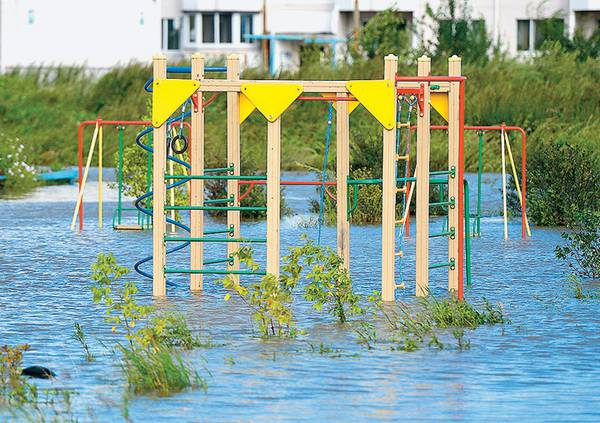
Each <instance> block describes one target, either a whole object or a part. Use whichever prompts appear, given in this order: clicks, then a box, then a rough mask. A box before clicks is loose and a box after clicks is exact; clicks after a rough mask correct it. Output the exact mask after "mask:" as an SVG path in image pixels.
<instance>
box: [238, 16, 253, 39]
mask: <svg viewBox="0 0 600 423" xmlns="http://www.w3.org/2000/svg"><path fill="white" fill-rule="evenodd" d="M253 21H254V16H253V15H252V14H250V13H242V14H241V15H240V42H242V43H251V42H252V39H246V38H245V36H246V35H253V34H254V25H253Z"/></svg>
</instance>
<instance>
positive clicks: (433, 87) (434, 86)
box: [429, 85, 440, 90]
mask: <svg viewBox="0 0 600 423" xmlns="http://www.w3.org/2000/svg"><path fill="white" fill-rule="evenodd" d="M429 89H430V90H439V89H440V86H439V85H430V86H429Z"/></svg>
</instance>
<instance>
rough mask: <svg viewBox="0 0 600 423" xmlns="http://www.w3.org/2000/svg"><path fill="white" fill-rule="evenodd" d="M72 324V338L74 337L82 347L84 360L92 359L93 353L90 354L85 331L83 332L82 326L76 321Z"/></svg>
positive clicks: (90, 360) (89, 360)
mask: <svg viewBox="0 0 600 423" xmlns="http://www.w3.org/2000/svg"><path fill="white" fill-rule="evenodd" d="M73 326H74V328H75V332H74V333H73V339H75V340H76V341H78V342H79V343H80V344H81V347H82V348H83V351H84V352H85V360H86V361H87V362H92V361H94V354H92V352H91V351H90V346H89V344H88V342H87V337H86V336H85V333H84V332H83V328H82V327H81V325H80V324H79V323H77V322H75V323H74V324H73Z"/></svg>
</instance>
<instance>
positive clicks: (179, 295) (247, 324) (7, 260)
mask: <svg viewBox="0 0 600 423" xmlns="http://www.w3.org/2000/svg"><path fill="white" fill-rule="evenodd" d="M93 176H94V175H91V177H92V180H91V181H90V185H89V186H88V191H86V197H89V198H86V209H85V213H86V227H85V230H84V231H83V232H82V233H75V232H73V231H71V230H70V229H69V220H70V217H71V214H72V210H73V207H74V205H75V201H74V199H75V197H76V195H77V188H76V187H75V186H50V187H42V188H38V189H37V190H36V191H35V192H33V193H32V194H30V195H28V196H27V197H25V198H22V199H16V200H0V227H1V228H2V235H3V236H2V253H1V254H0V272H1V273H0V274H1V275H2V277H0V289H1V292H2V293H1V294H0V345H3V344H19V343H29V344H30V345H31V350H30V351H29V352H28V353H27V354H26V356H25V361H24V363H23V364H24V365H25V366H28V365H34V364H38V365H44V366H47V367H49V368H51V369H52V370H54V371H55V372H56V373H57V375H58V378H57V379H56V380H53V381H40V382H36V383H37V384H38V386H40V387H44V388H48V387H52V388H59V389H69V390H72V391H74V392H75V394H74V396H73V398H72V402H73V410H74V414H75V416H76V417H77V418H79V419H80V420H83V421H88V420H94V419H98V420H102V421H108V420H110V421H116V420H120V419H122V417H121V416H122V415H123V407H124V405H123V394H124V392H125V390H126V387H125V382H124V379H123V375H122V372H121V369H120V367H119V364H118V363H119V358H118V357H117V356H115V355H114V353H113V346H114V344H115V342H117V339H116V337H115V335H113V334H112V333H111V331H110V327H109V326H108V325H106V324H105V323H104V322H103V320H102V317H103V316H102V309H101V308H100V307H98V306H96V305H94V304H93V303H92V300H91V294H90V291H89V288H88V286H89V283H90V280H89V276H90V273H91V271H90V265H91V264H92V263H93V262H94V261H95V259H96V256H97V254H98V253H99V252H108V251H112V252H113V253H114V255H115V257H116V258H117V261H118V262H119V264H121V265H125V266H127V267H129V268H131V267H132V266H133V263H135V262H136V261H137V260H139V259H140V258H142V257H144V256H146V255H148V254H149V253H151V250H152V234H151V232H150V231H143V232H124V231H121V232H118V231H113V230H112V229H111V218H112V209H113V208H114V207H115V206H116V195H115V191H114V190H110V189H108V188H105V213H104V229H103V230H98V229H97V227H96V221H95V216H96V215H95V213H96V207H97V205H96V204H95V203H94V198H95V191H97V183H96V184H95V185H94V181H93ZM300 176H302V175H296V174H287V175H286V177H287V178H288V179H293V178H299V177H300ZM304 177H306V176H305V175H304ZM466 177H467V179H469V180H473V175H466ZM483 181H484V189H483V210H484V214H483V218H482V221H481V228H482V236H481V237H480V238H471V248H472V252H471V261H472V279H473V285H472V286H471V287H468V288H465V298H467V299H468V300H469V301H470V302H473V303H475V304H477V303H479V302H480V301H481V299H482V298H487V299H488V300H489V301H491V302H493V303H495V302H499V303H501V304H502V305H503V308H504V311H505V313H506V315H507V317H508V318H509V319H510V320H511V323H510V324H505V325H495V326H481V327H479V328H478V329H476V330H474V331H470V330H467V331H466V338H467V339H468V340H469V341H470V348H468V349H463V350H459V349H457V348H454V347H452V346H449V347H448V348H445V349H442V350H439V349H435V348H427V347H424V348H422V349H419V350H417V351H414V352H403V351H391V350H390V349H389V348H388V347H387V346H386V345H377V346H376V347H375V348H374V349H373V350H368V349H366V348H365V347H364V346H362V345H360V344H359V343H358V342H357V336H356V333H354V332H353V331H352V330H351V329H349V328H348V327H344V326H340V325H338V324H336V323H334V322H333V320H332V319H331V318H330V317H329V316H327V315H326V314H319V313H315V312H313V311H312V310H310V305H309V304H308V303H306V302H305V301H304V300H302V299H299V301H298V302H297V303H296V306H295V310H294V311H295V316H296V317H297V319H298V326H299V327H300V328H302V329H303V330H305V331H306V333H305V334H302V335H300V336H298V337H297V339H291V340H288V339H271V340H264V339H261V338H260V337H258V336H257V333H256V332H253V330H252V322H251V320H250V315H249V312H248V310H247V309H246V308H245V307H246V306H245V305H244V304H243V303H241V302H240V301H237V300H236V299H234V298H233V299H232V300H230V301H228V302H225V301H223V296H224V294H225V290H224V289H223V288H222V287H221V286H217V284H216V283H213V281H215V280H216V278H217V276H215V277H207V278H206V279H205V284H204V287H205V288H204V291H203V292H202V293H200V294H192V293H190V292H189V285H188V277H187V276H185V275H182V276H172V277H170V278H169V280H170V281H172V282H175V283H176V284H177V285H178V286H176V287H169V288H167V289H168V296H167V297H166V298H165V299H161V300H157V301H155V304H156V305H157V306H158V307H159V308H161V309H177V310H180V311H181V312H183V313H184V315H185V316H186V318H187V319H188V322H189V324H190V327H191V328H193V329H194V330H197V331H199V333H200V334H201V335H202V337H203V338H204V339H207V340H210V343H211V346H210V347H208V348H197V349H194V350H192V351H191V352H189V353H185V357H186V358H187V359H188V360H189V361H190V363H192V365H193V366H194V367H195V368H196V369H197V371H198V372H199V374H200V375H201V376H203V377H205V378H206V381H207V383H208V388H207V390H206V391H204V390H202V389H199V390H186V391H184V392H181V393H178V394H174V395H172V396H170V397H167V398H159V397H155V396H139V397H132V398H130V400H129V403H128V405H127V408H128V412H129V417H130V418H131V419H132V420H133V421H166V420H167V419H175V418H176V419H178V420H179V421H249V420H251V421H286V420H306V421H330V420H334V419H335V420H342V419H343V421H364V420H367V419H378V420H388V421H398V420H400V419H403V420H404V419H406V420H434V419H435V420H438V419H439V420H455V419H456V420H458V419H460V420H466V421H494V420H499V419H501V420H514V419H525V421H548V420H558V421H597V420H598V419H599V418H600V411H599V410H600V407H599V405H600V397H598V395H597V394H596V393H597V392H598V391H599V390H600V370H599V368H598V366H597V364H596V359H597V357H598V356H599V354H600V330H598V329H599V327H600V316H599V315H598V313H597V306H598V303H597V301H596V300H587V301H581V300H577V299H574V298H573V297H572V295H571V294H570V293H569V292H568V288H567V286H566V284H565V280H566V276H565V274H564V273H563V271H564V268H563V267H562V265H561V263H560V262H559V261H557V259H556V258H555V255H554V247H555V246H556V245H557V244H560V243H561V237H560V232H561V230H560V229H546V228H532V229H533V236H532V237H531V238H530V239H526V240H522V239H521V237H520V221H518V220H517V219H514V220H512V221H511V222H510V224H509V234H510V238H509V239H508V240H507V241H505V240H503V239H502V234H503V222H502V218H501V217H500V216H499V215H498V210H499V209H500V207H501V196H500V194H499V186H500V182H499V177H498V175H491V174H488V175H485V177H484V179H483ZM473 191H474V190H473ZM473 191H472V192H471V197H472V201H471V203H472V204H473V200H474V198H475V194H474V192H473ZM285 196H286V201H287V204H288V205H289V206H291V208H292V209H293V211H294V214H293V215H292V216H287V217H283V218H282V223H281V247H282V252H284V253H285V251H287V249H288V247H290V246H294V245H297V244H298V242H299V239H300V236H301V235H302V234H304V233H307V234H308V235H309V236H310V237H311V238H315V237H316V227H311V226H310V225H307V224H306V222H310V220H311V217H312V218H313V219H314V216H311V214H310V212H309V201H308V200H309V198H317V194H316V192H315V189H314V187H287V188H286V190H285ZM130 218H132V219H133V217H130ZM219 224H222V222H217V221H215V220H212V219H208V220H207V222H206V228H207V230H210V229H214V228H217V226H218V225H219ZM441 225H442V219H441V218H440V219H437V218H432V219H431V224H430V226H431V228H435V227H438V226H439V227H441ZM242 227H243V233H244V235H245V236H248V237H252V236H264V232H265V222H264V221H258V222H250V223H248V222H244V223H243V226H242ZM413 229H414V228H413ZM413 233H414V231H413ZM322 239H323V243H325V244H328V245H332V246H334V245H335V239H336V233H335V228H334V227H325V228H323V233H322ZM351 239H352V244H351V261H352V266H351V275H352V279H353V283H354V286H355V288H356V290H357V291H358V292H359V293H361V294H365V295H368V294H369V293H371V292H372V291H373V290H374V289H379V288H380V260H381V257H380V255H379V254H378V253H377V254H373V250H377V251H378V250H379V248H380V243H381V228H380V226H356V225H353V226H352V227H351ZM403 242H404V249H405V251H406V255H407V257H408V258H409V259H407V260H405V261H404V262H405V265H406V267H405V269H404V273H405V275H406V285H407V288H406V290H404V291H399V292H398V293H397V297H398V299H399V300H402V301H406V302H408V303H415V302H416V301H417V300H416V299H415V297H414V280H412V279H411V278H412V277H413V276H412V275H414V267H413V263H412V261H411V260H410V258H411V257H413V256H414V248H415V245H414V237H411V238H408V239H404V241H403ZM446 243H447V241H446V240H445V239H433V240H432V242H431V246H430V251H431V256H432V257H431V259H432V260H437V261H439V260H443V259H444V258H445V255H446V254H447V251H446V250H445V245H446ZM224 248H225V247H211V248H207V249H206V250H205V255H206V258H207V259H211V258H218V257H220V256H222V255H223V252H224ZM261 248H263V247H260V246H258V247H256V257H257V259H258V261H259V262H260V263H261V264H263V263H264V254H262V252H261ZM168 261H169V262H170V263H177V262H181V263H184V264H185V265H186V266H187V265H188V263H189V252H188V250H184V251H182V252H179V253H176V254H173V255H169V258H168ZM169 276H171V275H169ZM128 277H130V278H134V279H135V280H136V281H137V282H138V285H139V287H140V293H141V295H142V296H143V297H144V299H145V300H148V301H151V293H152V283H151V281H149V280H145V279H143V278H141V277H140V276H139V275H137V274H135V273H131V274H130V275H129V276H128ZM430 278H431V282H430V287H431V290H432V293H433V295H436V296H440V297H441V296H444V295H447V291H446V288H447V270H446V269H437V270H432V271H431V275H430ZM74 322H78V323H80V324H81V325H82V327H83V328H84V329H85V331H86V333H87V334H88V337H89V343H90V346H91V348H92V352H93V354H94V355H95V356H96V360H95V361H94V362H91V363H88V362H86V361H85V358H84V354H83V351H82V348H81V345H80V344H79V343H78V342H77V341H76V340H75V339H73V336H72V334H73V324H74ZM374 323H376V324H381V322H377V321H375V322H374ZM321 345H323V346H325V347H326V348H325V349H323V348H321ZM0 413H1V412H0ZM5 418H7V417H6V416H3V415H2V414H0V420H3V419H5Z"/></svg>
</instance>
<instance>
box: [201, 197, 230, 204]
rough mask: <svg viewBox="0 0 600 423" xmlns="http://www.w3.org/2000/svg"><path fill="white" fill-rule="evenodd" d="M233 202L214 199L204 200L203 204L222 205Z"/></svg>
mask: <svg viewBox="0 0 600 423" xmlns="http://www.w3.org/2000/svg"><path fill="white" fill-rule="evenodd" d="M229 202H233V200H232V199H231V198H216V199H214V200H204V204H222V203H229Z"/></svg>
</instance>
